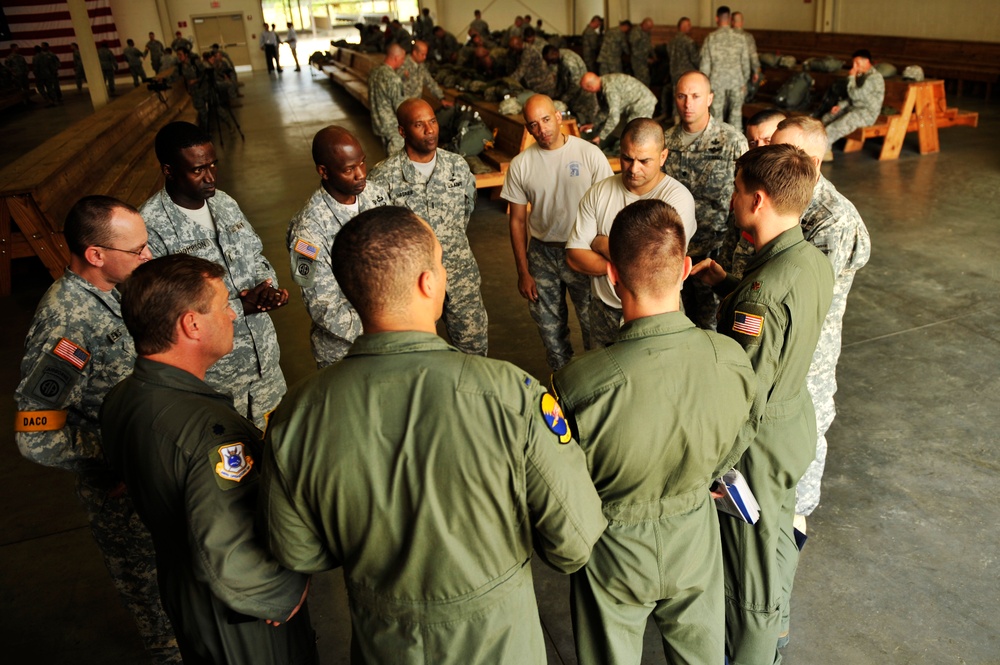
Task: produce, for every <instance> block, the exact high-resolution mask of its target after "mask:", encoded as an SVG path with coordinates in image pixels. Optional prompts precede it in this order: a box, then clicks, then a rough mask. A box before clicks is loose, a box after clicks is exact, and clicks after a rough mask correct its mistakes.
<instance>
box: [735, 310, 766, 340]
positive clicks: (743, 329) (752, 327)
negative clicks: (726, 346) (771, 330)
mask: <svg viewBox="0 0 1000 665" xmlns="http://www.w3.org/2000/svg"><path fill="white" fill-rule="evenodd" d="M763 329H764V317H763V315H757V314H750V313H749V312H741V311H740V310H736V315H735V316H734V317H733V331H734V332H738V333H741V334H743V335H750V336H751V337H760V333H761V331H762V330H763Z"/></svg>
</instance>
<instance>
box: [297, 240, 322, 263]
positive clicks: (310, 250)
mask: <svg viewBox="0 0 1000 665" xmlns="http://www.w3.org/2000/svg"><path fill="white" fill-rule="evenodd" d="M295 253H296V254H301V255H302V256H304V257H306V258H307V259H311V260H313V261H315V260H316V257H317V256H319V247H317V246H316V245H314V244H312V243H311V242H308V241H306V240H303V239H302V238H296V239H295Z"/></svg>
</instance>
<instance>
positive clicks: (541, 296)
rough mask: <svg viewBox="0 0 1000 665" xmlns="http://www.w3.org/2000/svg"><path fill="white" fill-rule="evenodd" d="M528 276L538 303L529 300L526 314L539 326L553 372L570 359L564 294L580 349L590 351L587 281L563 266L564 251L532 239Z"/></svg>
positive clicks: (587, 278)
mask: <svg viewBox="0 0 1000 665" xmlns="http://www.w3.org/2000/svg"><path fill="white" fill-rule="evenodd" d="M528 272H529V273H531V276H532V277H533V278H534V279H535V288H536V289H537V290H538V301H537V302H531V301H530V300H529V301H528V311H529V312H531V318H532V319H534V320H535V323H537V324H538V334H539V335H540V336H541V338H542V344H544V345H545V358H546V360H547V361H548V363H549V367H551V368H552V371H553V372H554V371H556V370H557V369H560V368H561V367H563V366H564V365H565V364H566V363H568V362H569V361H570V359H572V357H573V345H572V343H571V342H570V339H569V307H568V306H567V305H566V292H567V291H568V292H569V297H570V298H571V299H572V300H573V307H575V308H576V317H577V319H578V320H579V321H580V332H581V333H582V334H583V348H584V349H585V350H589V349H590V315H589V310H590V299H591V294H590V277H588V276H587V275H582V274H580V273H578V272H576V271H574V270H572V269H571V268H570V267H569V266H568V265H566V250H565V249H563V248H562V247H550V246H548V245H545V244H544V243H542V242H539V241H538V240H535V239H534V238H532V239H531V242H530V243H529V244H528Z"/></svg>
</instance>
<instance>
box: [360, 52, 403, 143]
mask: <svg viewBox="0 0 1000 665" xmlns="http://www.w3.org/2000/svg"><path fill="white" fill-rule="evenodd" d="M405 59H406V51H404V50H403V47H402V46H400V45H399V44H390V45H389V48H388V49H386V56H385V60H384V61H383V62H382V64H381V65H379V66H378V67H375V68H374V69H372V70H371V72H370V73H369V74H368V102H369V104H370V105H371V109H372V130H373V131H374V132H375V136H377V137H379V138H380V139H382V147H383V148H384V149H385V154H386V155H387V156H392V155H394V154H396V153H397V152H399V151H400V150H402V149H403V137H402V136H400V135H399V123H398V122H397V121H396V109H397V108H399V105H400V103H401V102H402V101H403V100H404V99H405V97H404V93H403V81H402V80H401V79H400V78H399V75H398V74H397V73H396V72H397V70H398V69H399V68H400V67H401V66H402V64H403V61H404V60H405Z"/></svg>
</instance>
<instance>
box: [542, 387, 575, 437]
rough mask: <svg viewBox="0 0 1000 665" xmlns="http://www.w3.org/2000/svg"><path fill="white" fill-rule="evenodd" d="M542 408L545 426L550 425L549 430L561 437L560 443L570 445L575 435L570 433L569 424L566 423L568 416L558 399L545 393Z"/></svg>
mask: <svg viewBox="0 0 1000 665" xmlns="http://www.w3.org/2000/svg"><path fill="white" fill-rule="evenodd" d="M541 406H542V417H543V418H545V424H546V425H548V428H549V430H551V431H552V433H553V434H555V435H556V436H558V437H559V443H569V442H570V440H571V439H572V438H573V433H572V432H570V431H569V423H568V422H567V421H566V416H565V415H563V412H562V409H561V408H560V407H559V402H557V401H556V398H555V397H553V396H552V395H550V394H549V393H545V394H544V395H542V404H541Z"/></svg>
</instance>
